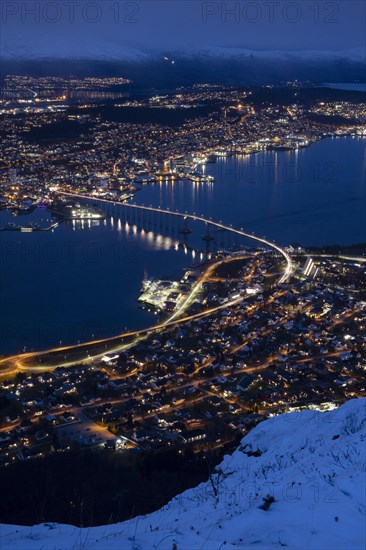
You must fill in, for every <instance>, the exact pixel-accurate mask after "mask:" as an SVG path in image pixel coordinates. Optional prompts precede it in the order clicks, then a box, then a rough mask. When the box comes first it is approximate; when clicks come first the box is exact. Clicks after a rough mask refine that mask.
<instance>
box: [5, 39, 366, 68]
mask: <svg viewBox="0 0 366 550" xmlns="http://www.w3.org/2000/svg"><path fill="white" fill-rule="evenodd" d="M0 57H1V58H2V59H5V60H41V59H45V60H46V59H50V60H51V59H58V60H61V59H65V60H66V59H73V60H76V59H79V60H81V59H85V60H95V61H114V62H117V61H121V62H128V63H136V62H139V61H140V62H141V61H142V62H146V61H148V60H150V61H157V60H162V61H169V60H179V59H185V60H187V59H191V60H195V59H201V60H205V59H207V60H220V59H226V60H248V59H253V58H255V59H260V60H282V61H288V60H290V61H292V60H295V59H300V60H306V61H309V60H314V61H327V60H345V61H350V62H356V63H358V62H360V63H362V62H365V60H366V49H365V48H361V47H360V48H352V49H349V50H291V51H285V50H251V49H248V48H224V47H215V48H201V49H186V50H175V51H167V52H166V53H164V52H160V51H156V50H155V51H145V50H142V49H137V48H126V47H123V46H120V45H116V44H115V43H104V44H102V45H98V46H95V47H90V46H89V45H84V44H83V42H82V41H79V40H78V41H73V40H72V39H70V40H67V41H65V42H64V44H63V45H62V48H61V49H60V48H59V46H58V45H57V44H56V43H55V44H53V43H52V42H51V43H50V44H47V47H45V45H44V44H42V43H37V42H24V43H23V42H20V41H11V43H9V42H7V41H5V40H3V41H2V42H1V49H0Z"/></svg>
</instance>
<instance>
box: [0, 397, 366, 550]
mask: <svg viewBox="0 0 366 550" xmlns="http://www.w3.org/2000/svg"><path fill="white" fill-rule="evenodd" d="M365 454H366V398H365V399H356V400H352V401H348V402H347V403H345V404H344V405H342V406H341V407H340V408H338V409H335V410H333V411H330V412H325V413H324V412H318V411H301V412H298V413H290V414H284V415H281V416H277V417H273V418H271V419H269V420H267V421H265V422H263V423H261V424H259V425H258V426H257V427H256V428H255V429H254V430H253V431H251V432H250V433H249V434H248V435H247V436H246V437H244V438H243V440H242V441H241V444H240V446H239V447H238V449H237V450H236V451H235V452H234V453H233V454H232V455H227V456H225V457H224V459H223V461H222V463H221V464H220V465H219V466H218V467H217V468H216V473H215V474H214V475H213V476H212V478H211V479H209V480H208V481H207V482H205V483H201V484H200V485H199V486H198V487H196V488H194V489H189V490H187V491H185V492H184V493H182V494H181V495H178V496H177V497H175V498H174V499H173V500H171V501H170V502H169V503H168V504H167V505H166V506H164V507H163V508H162V509H161V510H159V511H157V512H154V513H152V514H149V515H146V516H139V517H136V518H134V519H132V520H129V521H125V522H123V523H119V524H115V525H106V526H100V527H93V528H85V529H79V528H76V527H72V526H69V525H59V524H54V523H53V524H50V523H48V524H42V525H37V526H33V527H19V526H14V525H2V526H1V529H0V547H1V550H10V549H11V550H41V549H42V550H74V549H75V550H76V549H79V548H80V549H87V550H125V549H126V550H127V549H128V550H130V549H131V550H140V549H141V550H150V549H151V550H152V549H155V548H156V549H159V550H172V549H177V550H193V549H201V550H219V549H224V548H226V549H229V548H230V549H248V548H253V549H256V550H269V549H274V548H280V547H281V548H287V549H289V550H305V549H306V550H330V549H332V550H341V549H342V550H361V549H363V548H365V541H366V466H365Z"/></svg>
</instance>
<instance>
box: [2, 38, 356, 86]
mask: <svg viewBox="0 0 366 550" xmlns="http://www.w3.org/2000/svg"><path fill="white" fill-rule="evenodd" d="M0 52H1V57H0V59H1V64H2V75H6V74H24V73H26V74H33V75H35V76H40V75H46V76H47V75H48V76H52V75H55V74H58V75H60V76H69V75H70V74H73V75H74V76H80V77H82V76H125V77H127V78H130V79H131V80H132V81H133V82H134V86H135V87H136V88H140V89H141V88H144V89H146V88H151V87H155V88H159V89H174V88H176V87H177V86H190V85H192V84H195V83H206V82H209V83H218V84H224V85H228V86H245V85H253V83H254V85H263V84H269V83H278V82H281V83H283V82H287V81H290V80H299V81H303V82H304V81H309V82H313V83H323V82H365V81H366V77H365V75H366V53H365V50H364V49H363V48H353V49H350V50H340V51H317V50H308V51H284V50H272V51H263V50H251V49H245V48H222V47H220V48H204V49H185V50H175V51H168V50H167V51H158V50H154V51H147V50H146V51H145V50H143V49H141V48H131V47H129V48H126V47H122V46H118V45H116V44H115V43H106V44H104V45H103V47H102V46H101V45H100V44H99V43H98V45H97V46H95V47H90V46H89V45H88V44H83V42H82V41H79V42H75V40H72V39H70V40H67V41H65V43H64V44H63V46H62V49H60V48H59V47H56V45H55V44H49V45H48V47H47V49H45V47H44V45H42V44H41V42H40V41H39V42H32V43H29V44H28V43H25V42H23V43H22V42H19V41H17V42H15V41H14V42H13V41H12V42H11V43H9V42H7V41H6V40H3V41H2V43H1V48H0Z"/></svg>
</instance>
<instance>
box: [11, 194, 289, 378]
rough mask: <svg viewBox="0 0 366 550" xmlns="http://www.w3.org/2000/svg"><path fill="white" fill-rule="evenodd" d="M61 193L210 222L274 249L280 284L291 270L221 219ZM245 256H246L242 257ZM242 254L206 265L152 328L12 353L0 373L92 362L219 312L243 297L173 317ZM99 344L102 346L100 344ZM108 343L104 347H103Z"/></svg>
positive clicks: (279, 249)
mask: <svg viewBox="0 0 366 550" xmlns="http://www.w3.org/2000/svg"><path fill="white" fill-rule="evenodd" d="M63 194H65V195H69V196H73V197H79V198H82V199H88V200H90V199H92V200H100V201H103V202H108V203H112V204H122V205H123V206H126V207H129V208H137V209H143V210H149V211H153V212H159V213H166V214H170V215H173V216H179V217H181V218H183V219H186V218H189V219H192V220H196V221H201V222H203V223H207V224H210V225H213V226H215V227H217V228H220V229H224V230H227V231H231V232H233V233H235V234H238V235H241V236H244V237H248V238H250V239H253V240H255V241H258V242H261V243H263V244H265V245H267V246H269V247H272V248H274V249H275V250H277V251H278V252H280V254H282V256H283V257H284V258H285V260H286V267H285V270H284V273H283V274H282V275H281V277H280V278H279V280H278V283H279V284H281V283H283V282H286V281H287V280H288V279H289V277H290V276H291V273H292V268H293V266H292V260H291V258H290V256H289V255H288V254H287V252H286V251H285V250H283V249H282V248H281V247H279V246H278V245H276V244H275V243H272V242H270V241H267V240H266V239H263V238H260V237H255V236H254V235H250V234H249V233H245V232H244V231H243V230H238V229H234V228H232V227H231V226H226V225H224V224H222V223H221V222H219V223H218V222H214V221H212V220H208V219H206V218H204V217H203V216H196V215H195V214H182V213H180V212H171V211H170V210H163V209H160V208H153V207H145V206H138V205H135V204H129V203H127V204H126V203H116V201H110V200H108V199H99V198H97V199H95V198H94V197H89V196H86V195H81V194H76V193H66V192H63ZM245 257H246V256H245ZM243 258H244V256H235V257H229V258H224V259H222V260H220V261H218V262H215V263H213V264H211V265H209V266H208V268H207V269H206V270H205V272H204V273H203V275H202V276H201V277H200V278H199V280H198V281H197V283H196V284H195V285H194V287H193V289H192V290H191V292H190V294H189V295H188V296H187V298H186V300H185V301H184V303H183V304H181V306H180V307H179V309H178V310H177V311H176V312H175V313H173V314H172V315H171V316H170V317H169V318H168V319H166V320H165V321H164V322H163V323H160V324H158V325H155V326H153V327H149V328H146V329H140V330H134V331H129V332H126V333H123V334H120V335H117V336H113V337H110V338H103V339H98V340H93V341H91V342H85V343H83V344H79V345H77V346H73V345H71V346H63V347H59V348H54V349H49V350H44V351H38V352H28V353H22V354H18V355H14V356H11V357H5V358H3V359H1V360H0V376H1V377H5V376H11V375H14V374H15V373H16V372H19V371H27V372H28V371H31V372H37V371H41V372H42V371H45V370H51V369H54V368H56V367H69V366H72V365H75V364H77V363H79V364H80V363H82V362H85V361H88V362H90V361H92V360H94V359H100V358H101V357H102V356H103V355H105V354H106V353H111V352H116V351H121V350H123V349H127V348H128V347H130V346H131V345H134V344H135V343H136V341H138V340H139V339H141V338H144V337H146V336H148V335H150V334H152V333H154V332H155V331H159V330H162V329H166V328H169V327H173V326H175V325H178V324H182V323H186V322H188V321H192V320H194V319H199V318H201V317H204V316H207V315H212V314H213V313H216V312H217V311H220V310H222V309H226V308H228V307H230V306H233V305H236V304H238V303H240V302H241V301H242V300H243V296H240V297H239V298H236V299H235V300H231V301H229V302H227V303H225V304H223V305H220V306H218V307H214V308H210V309H209V310H206V311H204V312H201V313H197V314H194V315H189V316H185V317H181V318H179V319H177V317H178V316H179V315H182V314H183V313H184V311H185V310H186V309H187V307H188V306H189V305H190V304H191V303H192V301H193V300H194V299H195V297H196V295H197V294H198V292H199V290H200V288H202V284H203V283H204V282H205V281H206V280H207V279H208V278H209V277H210V276H211V275H212V273H213V272H214V271H215V269H216V268H217V267H218V266H219V265H222V264H223V263H227V262H232V261H238V260H240V259H243ZM129 338H133V340H132V341H130V342H127V343H126V342H125V340H126V339H129ZM102 346H103V347H102ZM107 346H108V349H107ZM91 348H95V352H96V353H94V354H93V355H90V354H89V349H90V350H91ZM65 352H67V353H71V354H72V355H73V358H72V359H71V360H70V359H68V358H67V356H66V355H65ZM43 359H45V361H48V362H49V364H48V365H47V364H46V363H42V364H40V363H41V362H42V361H43Z"/></svg>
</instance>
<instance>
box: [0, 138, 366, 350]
mask: <svg viewBox="0 0 366 550" xmlns="http://www.w3.org/2000/svg"><path fill="white" fill-rule="evenodd" d="M365 168H366V139H362V138H336V139H326V140H323V141H321V142H319V143H316V144H314V145H312V146H311V147H309V148H307V149H301V150H299V151H297V152H284V151H282V152H276V153H274V152H267V153H261V154H257V155H251V156H246V157H235V158H234V157H232V158H226V159H218V161H217V162H216V163H212V164H207V165H206V167H205V171H206V173H209V174H212V175H214V176H215V182H214V183H212V184H207V183H194V182H192V181H179V182H175V183H172V182H165V181H163V182H161V183H156V184H152V185H146V186H144V187H143V189H142V190H141V192H140V193H138V194H137V195H136V201H137V202H139V203H143V204H146V205H148V204H152V205H154V206H158V205H161V206H162V207H169V208H173V209H178V210H179V211H188V212H196V213H197V214H204V215H205V216H208V217H212V218H213V219H215V220H222V221H223V222H226V223H228V224H230V223H232V224H233V225H234V226H238V227H243V228H244V229H245V230H246V231H248V232H254V233H255V234H257V235H259V236H263V235H265V236H266V237H267V238H268V239H274V240H276V242H279V243H281V244H289V243H294V242H298V243H300V244H302V245H312V244H313V245H325V244H331V243H338V244H352V243H359V242H365V241H366V189H365ZM47 216H48V217H50V214H48V213H46V212H45V211H44V210H36V211H35V212H34V213H33V214H32V215H31V217H26V218H22V217H20V218H15V219H12V220H11V219H10V215H9V213H8V212H4V211H2V212H1V213H0V226H3V225H4V224H5V223H8V222H9V221H12V222H15V223H19V224H20V225H22V222H23V221H24V222H25V224H26V223H29V221H36V222H37V221H41V219H44V218H45V217H47ZM42 223H44V222H42ZM181 238H182V237H179V236H177V235H175V236H170V237H169V236H168V237H167V236H164V235H162V234H159V232H157V231H156V232H155V233H153V232H145V231H144V232H141V231H140V230H137V229H133V228H132V227H131V226H128V227H126V226H125V224H124V223H121V222H119V221H118V219H117V217H114V218H113V219H110V218H109V219H107V220H105V221H101V222H95V223H93V224H88V223H87V222H84V224H83V225H82V224H81V223H80V222H75V223H74V224H72V223H63V224H61V225H60V226H59V227H58V228H56V229H55V230H54V231H53V232H51V231H50V232H33V233H20V232H15V231H14V232H8V231H7V232H1V233H0V258H1V271H0V304H1V320H0V353H1V354H8V353H17V352H21V351H23V350H24V349H26V350H27V351H29V350H30V349H44V348H47V347H51V346H56V345H59V344H60V342H62V344H76V343H78V341H85V340H88V339H93V338H101V337H107V336H111V335H114V334H118V333H120V332H121V331H122V330H123V329H124V327H128V328H141V327H143V326H149V325H150V324H152V323H154V322H155V321H156V318H155V316H154V315H153V314H152V313H149V312H147V311H145V310H142V309H141V308H140V307H139V306H138V304H137V298H138V295H139V290H140V287H141V281H142V279H143V277H144V272H145V270H146V271H147V273H148V275H149V276H153V277H157V278H164V277H169V276H176V277H179V276H180V275H181V273H182V270H183V269H184V268H185V267H186V266H188V265H190V264H192V262H194V261H198V260H199V258H200V256H199V254H196V256H195V258H193V256H192V252H191V251H190V250H189V245H190V240H191V244H192V246H195V245H196V243H197V242H198V241H197V235H196V236H191V237H190V236H189V237H188V238H187V244H188V250H187V249H184V248H183V247H182V246H180V247H178V240H179V239H181ZM198 240H200V236H199V237H198Z"/></svg>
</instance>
